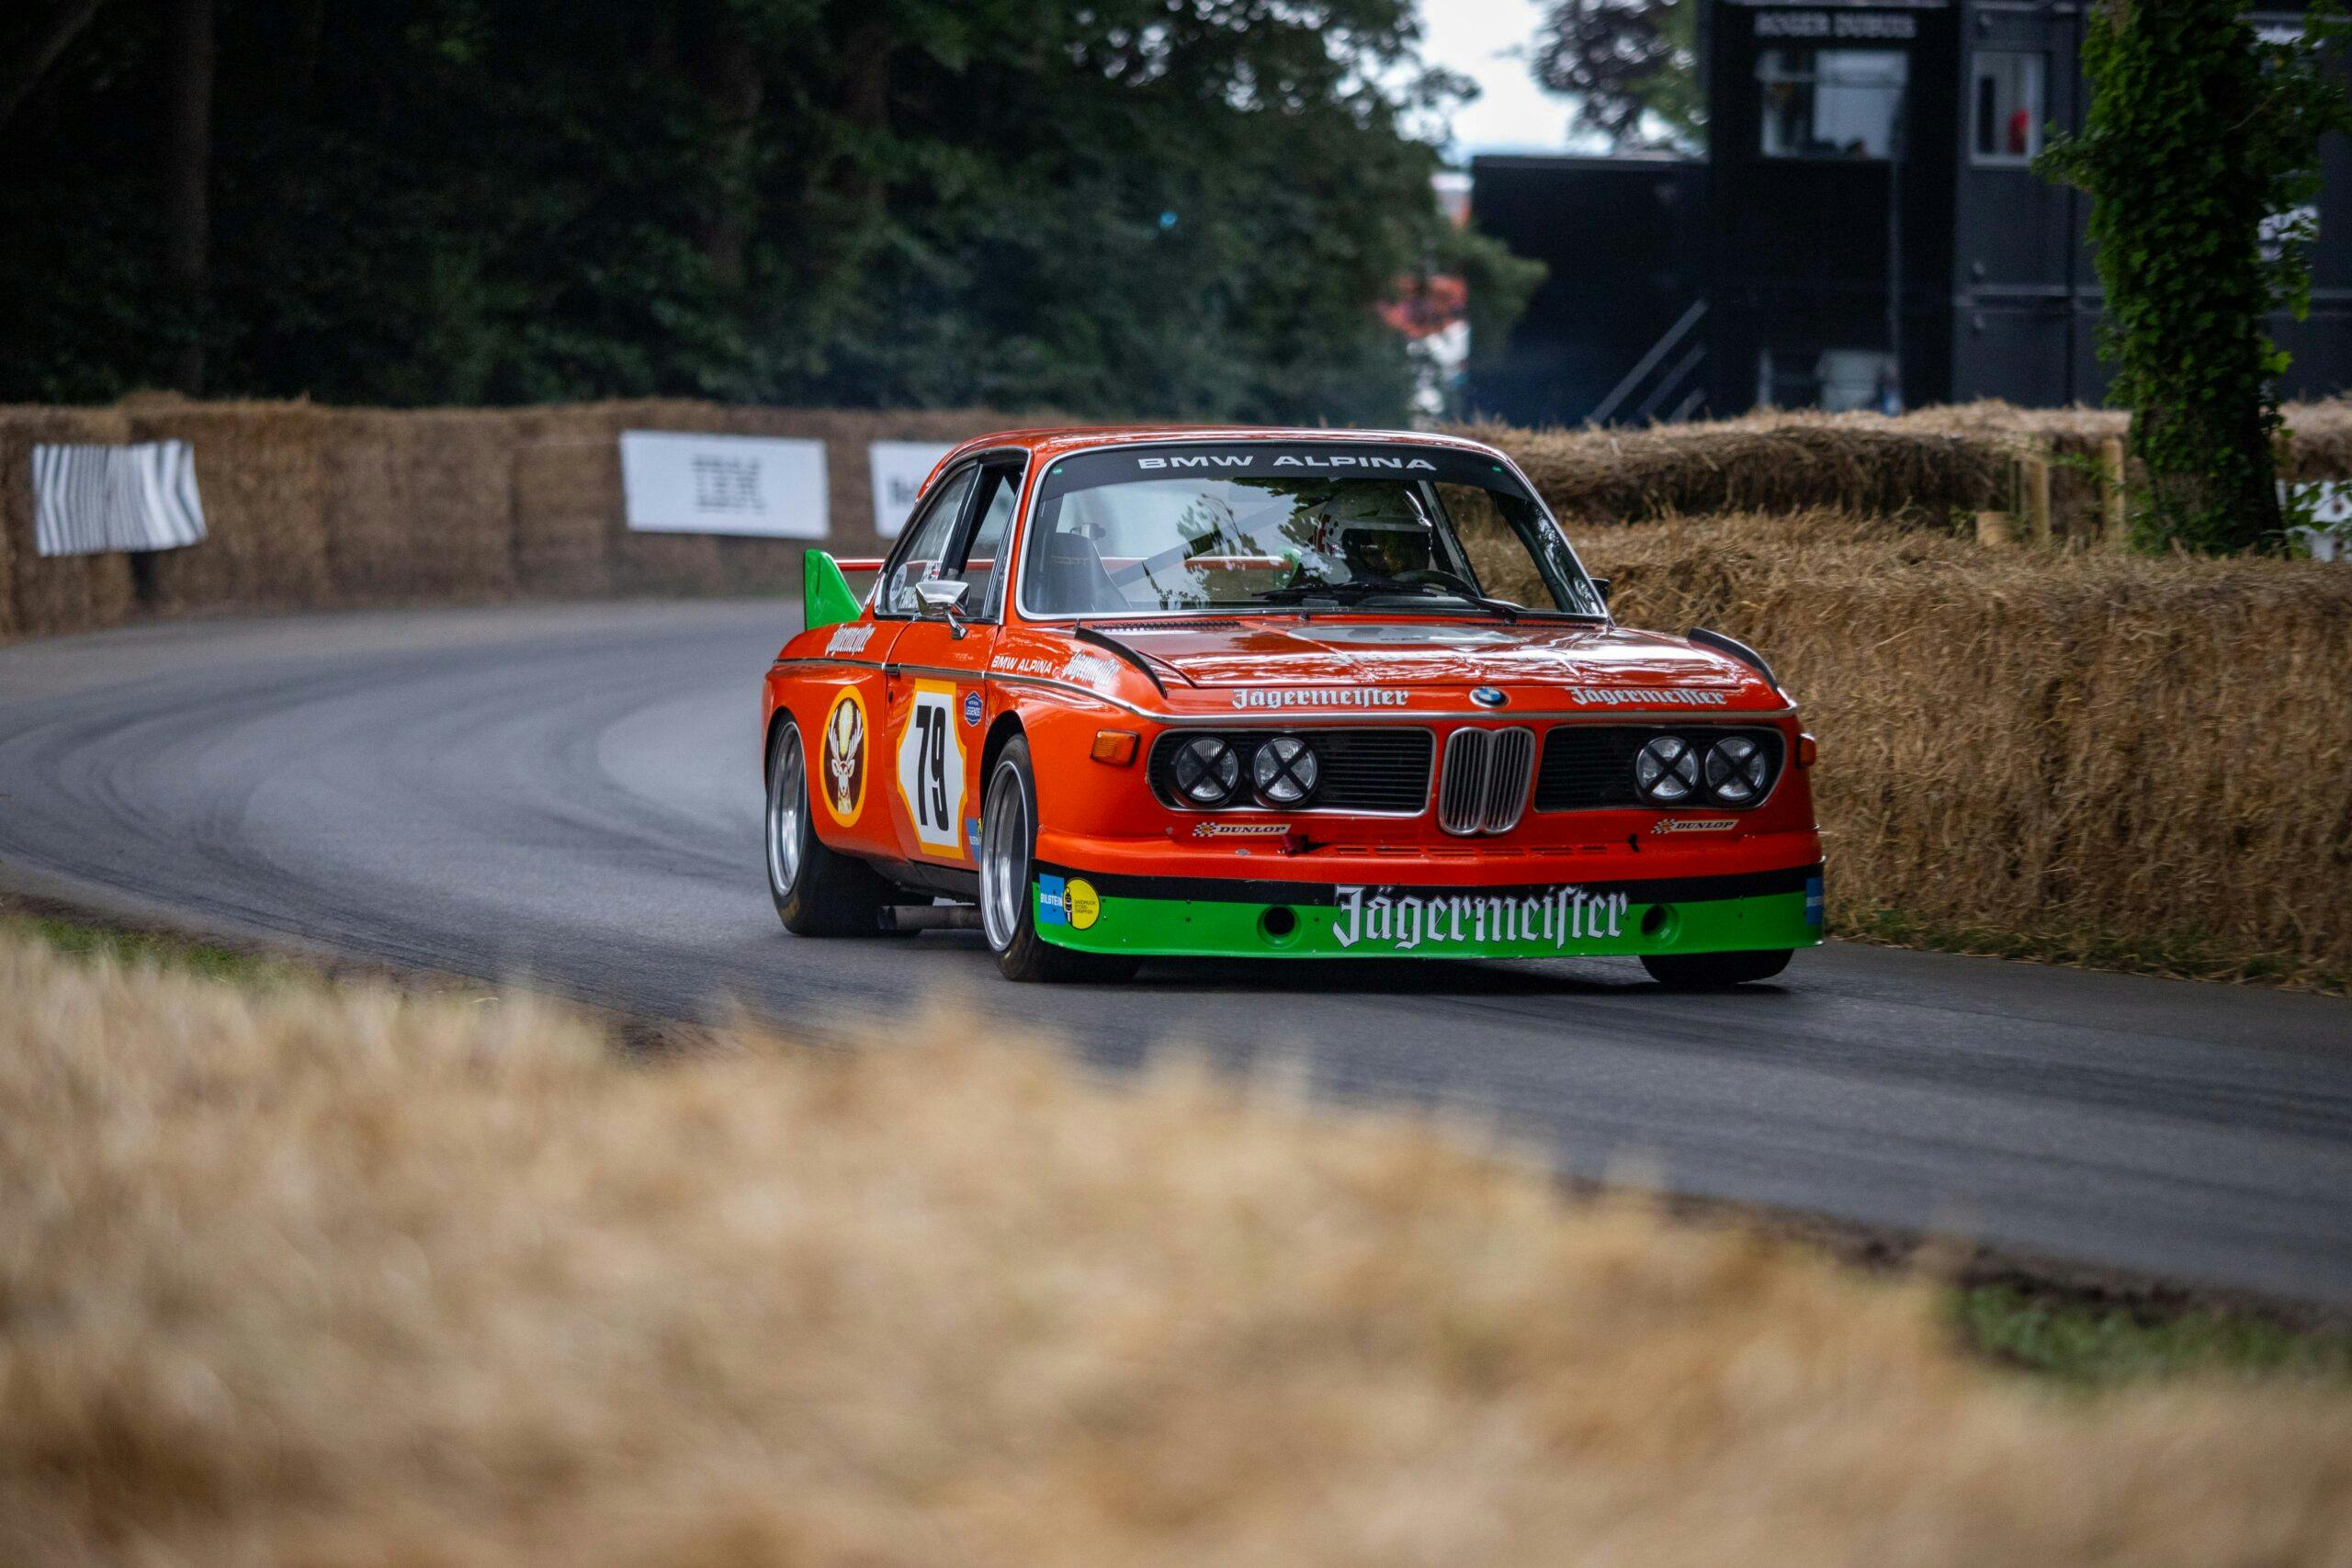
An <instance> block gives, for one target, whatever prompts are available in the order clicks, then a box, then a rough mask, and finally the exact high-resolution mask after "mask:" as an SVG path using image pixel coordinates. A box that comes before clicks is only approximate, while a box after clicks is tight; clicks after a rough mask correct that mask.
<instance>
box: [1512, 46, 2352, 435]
mask: <svg viewBox="0 0 2352 1568" xmlns="http://www.w3.org/2000/svg"><path fill="white" fill-rule="evenodd" d="M2086 9H2087V7H2086V6H2083V5H2080V4H2073V3H2066V0H1871V3H1854V0H1845V3H1841V0H1710V3H1709V4H1708V6H1707V9H1706V10H1705V11H1704V12H1702V24H1701V38H1702V57H1703V60H1704V66H1705V70H1706V73H1707V87H1708V90H1707V103H1708V124H1709V132H1708V134H1709V138H1710V142H1711V149H1710V152H1709V155H1708V156H1707V157H1706V158H1704V159H1697V160H1659V159H1657V158H1640V159H1612V158H1516V157H1512V158H1502V157H1498V158H1478V159H1476V160H1474V161H1473V164H1472V180H1473V183H1472V193H1471V210H1472V213H1473V215H1474V217H1475V218H1476V220H1477V221H1478V223H1479V224H1480V225H1481V227H1483V228H1484V229H1486V231H1487V232H1490V233H1493V234H1496V235H1498V236H1499V237H1501V238H1502V239H1503V240H1504V241H1506V242H1507V243H1510V246H1511V247H1512V248H1513V249H1514V250H1517V251H1519V252H1520V253H1521V254H1524V255H1531V256H1534V257H1536V258H1538V259H1540V260H1543V261H1544V262H1546V263H1548V264H1549V265H1551V268H1552V274H1551V276H1550V278H1549V279H1548V280H1547V281H1546V283H1545V285H1544V289H1543V291H1542V292H1541V293H1540V294H1539V295H1538V297H1537V299H1535V301H1534V302H1533V304H1532V307H1531V309H1530V310H1529V312H1528V315H1527V317H1526V320H1525V321H1524V322H1523V323H1522V324H1521V327H1520V328H1518V329H1517V330H1516V331H1514V333H1512V335H1511V338H1510V342H1509V343H1508V344H1503V345H1500V346H1499V347H1497V346H1495V345H1486V344H1480V345H1474V350H1473V355H1472V360H1471V370H1470V378H1469V383H1468V401H1469V403H1470V405H1471V406H1472V408H1473V409H1475V410H1476V411H1477V412H1485V413H1492V414H1496V415H1499V416H1501V417H1504V418H1507V419H1511V420H1515V421H1525V422H1532V423H1580V422H1583V421H1586V420H1596V421H1602V422H1607V421H1623V422H1639V421H1644V420H1647V419H1651V418H1675V417H1682V416H1685V415H1688V414H1690V413H1695V412H1710V413H1714V414H1728V413H1736V412H1741V411H1743V410H1746V409H1748V408H1751V407H1755V406H1757V405H1758V404H1761V403H1771V404H1774V405H1777V406H1779V407H1783V408H1800V407H1820V408H1830V409H1845V408H1857V407H1888V408H1894V407H1911V406H1916V405H1918V404H1922V403H1930V402H1951V401H1965V400H1969V399H1973V398H1983V397H1997V398H2005V399H2007V400H2010V401H2012V402H2017V403H2022V404H2027V405H2032V406H2049V405H2063V404H2066V403H2072V402H2078V401H2092V402H2095V401H2097V400H2099V399H2100V397H2101V396H2102V395H2103V394H2104V392H2105V390H2106V385H2107V369H2106V367H2104V366H2103V365H2102V364H2101V363H2100V362H2099V359H2098V352H2097V345H2098V315H2099V309H2100V292H2099V287H2098V274H2097V272H2096V271H2095V270H2094V268H2093V266H2092V261H2091V256H2090V254H2089V251H2088V248H2087V245H2086V240H2085V234H2086V222H2087V219H2088V206H2089V203H2088V199H2087V198H2086V197H2083V196H2082V195H2081V194H2080V193H2078V192H2075V191H2073V190H2070V189H2067V188H2065V187H2063V186H2054V185H2052V184H2050V183H2048V182H2046V181H2044V180H2042V179H2041V177H2039V176H2038V175H2035V174H2034V173H2033V171H2032V169H2031V167H2030V164H2031V162H2032V159H2033V156H2034V154H2035V153H2037V152H2040V151H2041V143H2042V138H2043V135H2044V127H2045V126H2046V125H2049V124H2052V123H2054V124H2057V125H2059V126H2062V127H2066V128H2070V129H2073V128H2079V127H2080V126H2081V124H2082V120H2083V113H2084V109H2085V107H2086V100H2087V89H2086V85H2085V84H2084V81H2083V79H2082V73H2081V68H2080V56H2081V43H2082V32H2083V27H2084V22H2085V13H2086ZM2254 20H2255V22H2256V25H2257V26H2258V27H2263V28H2300V27H2301V18H2300V17H2299V16H2298V15H2297V14H2296V13H2295V12H2294V11H2292V10H2291V9H2288V10H2280V11H2277V12H2261V13H2256V14H2255V16H2254ZM2323 177H2324V188H2323V193H2322V195H2321V197H2320V199H2319V202H2318V204H2317V205H2318V209H2319V210H2318V214H2317V217H2318V222H2319V231H2320V236H2321V238H2320V242H2319V243H2318V244H2317V245H2316V246H2315V247H2314V248H2313V251H2312V264H2313V276H2312V313H2311V317H2310V319H2309V320H2308V321H2304V322H2300V323H2298V322H2294V321H2289V320H2287V319H2285V318H2283V317H2282V318H2280V319H2279V320H2278V321H2275V322H2274V323H2273V326H2272V331H2273V335H2274V336H2276V337H2277V338H2278V341H2279V343H2280V344H2281V345H2282V346H2284V347H2286V348H2287V349H2288V350H2289V351H2290V353H2291V354H2292V355H2294V365H2293V367H2292V368H2291V370H2290V372H2289V375H2288V378H2287V390H2288V392H2289V394H2290V396H2324V395H2326V394H2329V393H2333V392H2338V391H2342V390H2343V389H2345V388H2346V386H2347V385H2352V243H2346V240H2345V239H2344V236H2345V235H2346V232H2347V231H2352V147H2347V146H2346V143H2345V139H2343V138H2341V137H2336V138H2331V139H2330V141H2329V143H2328V144H2327V146H2326V148H2325V150H2324V157H2323ZM1634 339H1638V340H1639V341H1638V342H1637V343H1636V342H1634V341H1632V340H1634Z"/></svg>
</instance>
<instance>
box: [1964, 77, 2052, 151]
mask: <svg viewBox="0 0 2352 1568" xmlns="http://www.w3.org/2000/svg"><path fill="white" fill-rule="evenodd" d="M2043 69H2044V67H2043V64H2042V57H2041V55H2039V54H2028V53H2025V52H2023V51H2013V50H1999V49H1988V50H1983V51H1979V52H1978V54H1977V56H1976V140H1975V143H1974V151H1973V158H1974V161H1975V162H1977V163H1979V164H2029V163H2031V162H2032V161H2033V157H2034V154H2036V153H2038V152H2041V123H2042V120H2043V118H2045V117H2044V113H2043V109H2042V105H2041V77H2042V72H2043Z"/></svg>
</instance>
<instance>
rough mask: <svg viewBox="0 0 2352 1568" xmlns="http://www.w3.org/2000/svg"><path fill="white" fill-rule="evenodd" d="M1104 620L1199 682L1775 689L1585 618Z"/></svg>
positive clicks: (1710, 659)
mask: <svg viewBox="0 0 2352 1568" xmlns="http://www.w3.org/2000/svg"><path fill="white" fill-rule="evenodd" d="M1161 626H1166V627H1167V629H1161ZM1098 629H1100V630H1102V631H1103V632H1104V633H1105V634H1106V635H1109V636H1112V637H1117V638H1118V639H1119V640H1120V641H1122V642H1124V643H1125V644H1126V645H1127V646H1128V647H1129V648H1131V649H1135V650H1136V652H1137V653H1140V654H1142V655H1144V656H1145V657H1147V658H1148V659H1150V660H1153V661H1155V662H1157V663H1159V664H1160V665H1163V666H1165V667H1168V668H1170V669H1172V670H1174V671H1177V672H1178V673H1179V674H1181V675H1182V677H1183V678H1184V679H1185V680H1187V681H1189V682H1192V683H1193V684H1194V685H1197V686H1211V687H1227V686H1268V685H1274V686H1324V685H1370V686H1429V685H1456V686H1476V685H1497V686H1510V685H1518V684H1546V685H1562V686H1576V687H1591V688H1595V689H1609V688H1621V689H1622V688H1657V687H1679V688H1684V689H1697V690H1711V691H1720V692H1724V693H1727V694H1728V693H1732V692H1738V691H1743V690H1746V689H1747V688H1750V687H1754V688H1758V689H1759V690H1760V692H1761V693H1762V694H1764V695H1766V696H1770V697H1771V698H1772V699H1773V700H1774V701H1778V700H1779V699H1778V694H1775V693H1773V692H1772V690H1771V688H1770V686H1769V685H1767V684H1766V683H1765V682H1763V681H1762V680H1760V679H1759V678H1758V675H1757V674H1756V672H1755V671H1753V670H1751V669H1750V668H1749V667H1748V666H1747V665H1746V664H1743V663H1741V662H1740V661H1739V660H1736V659H1732V658H1729V657H1727V656H1726V655H1724V654H1721V653H1718V652H1716V651H1714V650H1713V649H1707V648H1701V647H1698V646H1697V645H1695V644H1693V643H1691V642H1689V641H1687V640H1685V639H1684V638H1681V637H1660V636H1658V635H1657V634H1655V633H1651V632H1637V631H1629V630H1626V629H1624V628H1623V627H1618V626H1595V625H1591V624H1589V623H1583V622H1575V623H1566V624H1563V623H1560V622H1548V621H1547V622H1532V621H1521V622H1519V623H1517V624H1515V625H1506V624H1500V623H1495V622H1467V621H1445V622H1442V621H1436V620H1398V621H1386V620H1374V619H1359V618H1333V619H1329V620H1322V619H1315V620H1306V621H1302V620H1298V619H1296V618H1295V617H1274V616H1269V617H1265V618H1263V619H1254V618H1253V619H1242V620H1227V621H1216V622H1208V623H1204V624H1199V625H1183V626H1178V625H1170V624H1169V623H1160V625H1159V626H1150V627H1147V626H1140V625H1135V624H1128V625H1111V626H1100V627H1099V628H1098Z"/></svg>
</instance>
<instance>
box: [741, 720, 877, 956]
mask: <svg viewBox="0 0 2352 1568" xmlns="http://www.w3.org/2000/svg"><path fill="white" fill-rule="evenodd" d="M767 862H768V897H771V898H773V899H775V912H776V914H777V916H778V917H779V918H780V919H782V920H783V921H784V929H785V930H786V931H790V932H791V933H792V934H793V935H795V936H865V935H871V934H874V933H876V932H877V931H880V930H881V927H882V907H883V905H884V904H886V903H888V901H889V893H890V886H889V884H888V883H886V882H884V881H883V880H882V878H881V877H880V876H878V875H877V874H876V873H875V871H874V869H873V868H872V867H871V866H869V865H867V864H866V863H865V862H864V861H860V860H854V859H852V858H851V857H850V856H848V855H844V854H841V853H838V852H835V851H832V850H829V849H827V848H826V847H825V844H824V840H821V839H820V838H818V837H817V825H816V823H815V821H814V820H813V819H812V818H810V816H809V762H808V750H807V748H806V747H804V746H803V745H802V743H801V739H800V727H799V726H798V725H797V724H794V723H792V722H790V721H789V720H787V721H786V723H785V724H784V726H783V727H782V728H779V729H778V730H777V731H776V735H775V751H774V752H773V753H771V754H770V755H769V758H768V809H767Z"/></svg>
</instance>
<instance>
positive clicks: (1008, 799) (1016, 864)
mask: <svg viewBox="0 0 2352 1568" xmlns="http://www.w3.org/2000/svg"><path fill="white" fill-rule="evenodd" d="M1028 895H1029V803H1028V801H1027V800H1026V799H1024V798H1023V795H1022V793H1021V773H1020V770H1019V769H1017V768H1015V767H1014V766H1013V765H1012V763H1011V762H1000V763H998V764H997V770H996V777H995V778H994V779H992V780H990V781H989V800H988V808H987V810H986V812H985V813H984V814H983V815H982V816H981V818H980V929H981V930H982V931H985V932H987V933H988V939H989V947H990V948H991V949H993V950H994V951H996V952H998V953H1002V952H1003V951H1004V950H1005V949H1006V948H1008V947H1011V946H1012V939H1013V938H1014V937H1015V936H1017V935H1018V934H1020V931H1021V904H1022V900H1023V899H1024V898H1026V897H1028Z"/></svg>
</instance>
